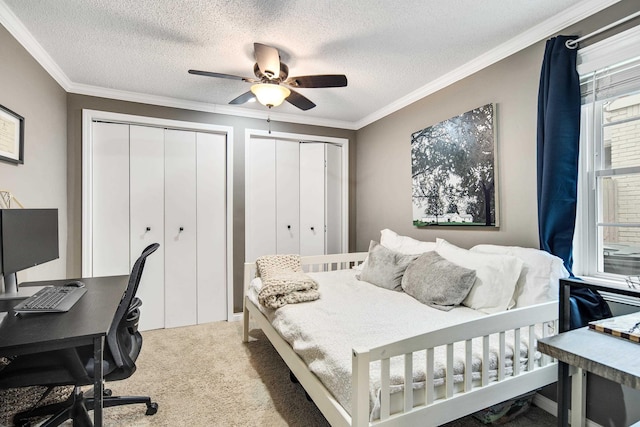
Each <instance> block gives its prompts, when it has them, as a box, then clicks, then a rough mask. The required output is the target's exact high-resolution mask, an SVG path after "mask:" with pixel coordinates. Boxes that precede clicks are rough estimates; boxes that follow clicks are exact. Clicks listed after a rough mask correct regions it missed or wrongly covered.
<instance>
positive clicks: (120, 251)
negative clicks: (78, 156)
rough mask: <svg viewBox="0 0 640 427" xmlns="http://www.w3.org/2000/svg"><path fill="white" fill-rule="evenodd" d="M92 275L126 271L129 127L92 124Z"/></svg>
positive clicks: (127, 269) (107, 274)
mask: <svg viewBox="0 0 640 427" xmlns="http://www.w3.org/2000/svg"><path fill="white" fill-rule="evenodd" d="M92 133H93V135H92V136H93V141H92V142H93V145H92V149H93V153H92V162H93V165H92V166H93V174H92V180H91V194H92V206H91V212H92V218H91V221H92V226H91V233H92V240H93V243H92V246H93V247H92V248H91V252H92V256H93V265H92V276H95V277H98V276H112V275H122V274H129V272H130V271H129V126H128V125H124V124H115V123H93V129H92Z"/></svg>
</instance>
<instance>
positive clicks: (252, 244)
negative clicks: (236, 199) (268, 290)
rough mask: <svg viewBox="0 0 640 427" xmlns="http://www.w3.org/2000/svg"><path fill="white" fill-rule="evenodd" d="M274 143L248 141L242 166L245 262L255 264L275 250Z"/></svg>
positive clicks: (264, 140)
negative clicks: (244, 211)
mask: <svg viewBox="0 0 640 427" xmlns="http://www.w3.org/2000/svg"><path fill="white" fill-rule="evenodd" d="M275 147H276V142H275V140H273V139H262V138H252V139H251V140H250V141H249V146H248V147H246V150H247V151H246V155H245V159H246V162H245V163H246V164H245V171H246V172H245V188H246V194H245V210H246V214H245V218H247V221H246V223H245V234H246V239H245V240H246V248H245V259H246V260H247V261H255V260H256V258H258V257H259V256H262V255H271V254H275V253H276V252H277V250H276V241H277V238H276V226H275V225H276V197H275V195H276V148H275Z"/></svg>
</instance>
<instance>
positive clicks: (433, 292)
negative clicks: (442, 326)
mask: <svg viewBox="0 0 640 427" xmlns="http://www.w3.org/2000/svg"><path fill="white" fill-rule="evenodd" d="M475 279H476V272H475V271H474V270H470V269H468V268H464V267H460V266H459V265H456V264H454V263H452V262H449V261H447V260H446V259H444V258H442V257H441V256H440V255H438V253H437V252H434V251H431V252H425V253H424V254H422V255H420V256H419V257H418V258H417V259H416V260H415V261H413V262H411V263H410V264H409V266H408V267H407V270H406V271H405V272H404V276H402V282H401V284H402V289H404V291H405V292H406V293H408V294H409V295H411V296H412V297H414V298H415V299H417V300H418V301H420V302H421V303H423V304H427V305H428V306H431V307H433V308H437V309H439V310H444V311H449V310H451V309H452V308H453V307H455V306H456V305H460V303H462V301H463V300H464V299H465V298H466V296H467V295H468V294H469V291H470V290H471V287H472V286H473V282H474V281H475Z"/></svg>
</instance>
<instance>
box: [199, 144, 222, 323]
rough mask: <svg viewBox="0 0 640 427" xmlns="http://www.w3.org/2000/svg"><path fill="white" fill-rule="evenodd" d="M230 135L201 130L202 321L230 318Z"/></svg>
mask: <svg viewBox="0 0 640 427" xmlns="http://www.w3.org/2000/svg"><path fill="white" fill-rule="evenodd" d="M226 143H227V141H226V137H225V136H224V135H217V134H210V133H198V134H197V135H196V153H197V155H196V159H197V160H196V162H197V221H198V224H197V229H198V241H197V254H198V258H197V262H198V270H197V293H198V298H197V309H198V323H205V322H215V321H218V320H226V319H227V291H226V289H227V284H226V281H225V277H226V266H227V261H226V260H227V256H226V251H227V240H226V202H225V201H226V198H225V195H226V191H225V188H226V182H227V181H226V177H227V173H226Z"/></svg>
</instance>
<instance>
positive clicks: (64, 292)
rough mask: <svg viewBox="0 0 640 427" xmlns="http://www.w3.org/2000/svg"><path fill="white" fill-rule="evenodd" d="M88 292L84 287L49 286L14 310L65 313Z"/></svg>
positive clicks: (19, 311) (18, 311)
mask: <svg viewBox="0 0 640 427" xmlns="http://www.w3.org/2000/svg"><path fill="white" fill-rule="evenodd" d="M86 292H87V290H86V289H85V288H84V287H81V288H80V287H76V286H47V287H45V288H42V289H40V290H39V291H38V292H36V293H35V294H33V295H32V296H30V297H29V298H27V299H25V300H24V301H22V302H21V303H20V304H18V305H16V306H15V307H14V308H13V311H15V312H16V313H64V312H67V311H69V310H70V309H71V307H73V306H74V305H75V303H76V302H78V300H79V299H80V298H81V297H82V296H83V295H84V294H85V293H86Z"/></svg>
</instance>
